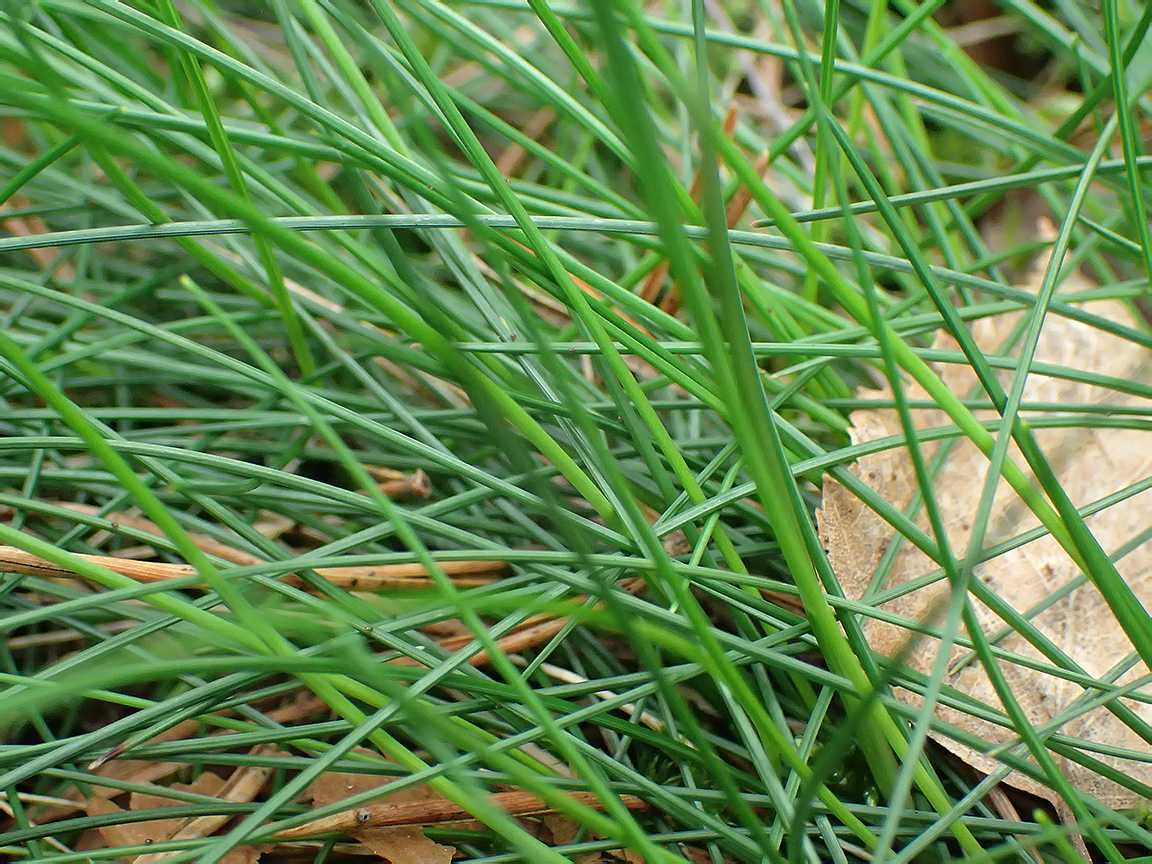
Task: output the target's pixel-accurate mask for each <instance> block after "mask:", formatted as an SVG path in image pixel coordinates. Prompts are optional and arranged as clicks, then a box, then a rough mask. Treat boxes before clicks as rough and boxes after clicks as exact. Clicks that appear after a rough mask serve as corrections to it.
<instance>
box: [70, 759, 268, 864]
mask: <svg viewBox="0 0 1152 864" xmlns="http://www.w3.org/2000/svg"><path fill="white" fill-rule="evenodd" d="M224 786H225V782H224V781H223V780H222V779H221V778H220V777H219V776H217V775H216V774H213V773H211V772H208V771H206V772H204V773H203V774H201V775H200V776H199V777H197V778H196V782H195V783H174V784H172V788H173V789H175V790H178V791H181V792H194V793H196V794H198V795H208V796H212V797H216V796H218V795H220V793H221V790H223V789H224ZM184 803H185V802H183V801H178V800H176V799H174V798H165V797H163V796H162V795H141V794H137V793H133V795H132V797H131V800H130V803H129V807H128V811H125V810H123V809H121V808H120V807H118V806H117V805H116V804H115V803H113V802H112V801H110V800H108V799H107V798H104V797H100V796H94V797H92V798H89V799H88V801H87V802H86V807H85V810H86V812H87V813H88V815H89V816H106V815H111V814H114V813H124V812H132V811H140V810H150V809H153V808H157V807H178V806H180V805H181V804H184ZM186 821H187V820H184V819H153V820H151V821H148V822H122V823H119V824H115V825H107V826H105V827H103V828H100V829H99V833H100V835H101V837H102V838H103V840H104V843H105V844H106V845H107V846H108V847H109V848H113V849H116V848H120V847H126V846H146V845H150V844H152V843H163V842H165V841H167V840H170V839H172V838H173V837H174V836H175V835H177V834H178V833H179V831H180V829H181V826H182V825H183V824H184V823H185V822H186ZM260 853H261V850H260V849H259V848H258V847H251V846H242V847H240V848H237V849H233V850H232V851H230V852H229V853H228V854H227V855H226V856H225V857H224V858H222V859H220V860H221V862H223V864H256V861H257V860H258V859H259V858H260ZM161 854H164V853H161ZM152 857H157V856H151V855H141V856H138V857H137V856H125V857H124V858H123V859H122V860H125V861H137V862H139V861H141V859H145V858H152Z"/></svg>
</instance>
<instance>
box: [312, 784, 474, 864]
mask: <svg viewBox="0 0 1152 864" xmlns="http://www.w3.org/2000/svg"><path fill="white" fill-rule="evenodd" d="M393 779H394V778H392V777H382V776H380V775H377V774H340V773H336V772H331V773H325V774H321V775H320V776H319V777H317V778H316V780H315V781H314V782H313V783H312V785H311V786H310V787H309V792H310V794H311V795H312V805H313V806H314V807H326V806H328V805H329V804H334V803H335V802H337V801H343V800H344V799H345V798H351V797H352V796H353V795H359V794H360V793H361V792H367V791H368V790H370V789H378V788H379V787H381V786H384V785H386V784H387V783H390V782H392V780H393ZM439 797H440V796H438V795H436V793H435V792H433V791H432V789H431V788H430V787H429V786H427V785H424V784H421V785H419V786H409V787H407V788H406V789H401V790H400V791H398V792H395V793H393V794H391V795H389V796H388V797H387V799H386V800H387V801H388V802H390V803H400V802H407V801H427V800H429V799H431V798H439ZM348 834H349V836H351V837H353V838H354V839H356V840H359V841H360V842H361V843H362V844H363V845H364V846H365V847H366V848H368V849H371V850H372V851H373V852H375V853H376V854H377V855H379V856H380V857H381V858H383V859H384V860H385V861H391V862H392V864H449V862H450V861H451V860H452V856H453V855H454V854H455V852H456V850H455V849H454V848H453V847H451V846H443V845H441V844H439V843H436V842H434V841H432V840H429V839H428V838H427V837H425V836H424V830H423V829H422V828H421V827H420V826H419V825H395V826H388V827H383V828H381V827H366V828H350V829H348Z"/></svg>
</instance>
